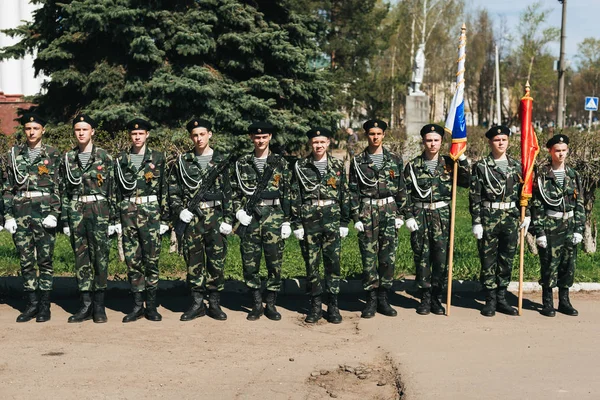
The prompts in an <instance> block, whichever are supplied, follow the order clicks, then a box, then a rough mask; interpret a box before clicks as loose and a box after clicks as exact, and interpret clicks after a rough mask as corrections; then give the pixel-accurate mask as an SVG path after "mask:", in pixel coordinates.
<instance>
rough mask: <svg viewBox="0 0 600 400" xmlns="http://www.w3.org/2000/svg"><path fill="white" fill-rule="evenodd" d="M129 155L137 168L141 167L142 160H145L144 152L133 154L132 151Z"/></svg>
mask: <svg viewBox="0 0 600 400" xmlns="http://www.w3.org/2000/svg"><path fill="white" fill-rule="evenodd" d="M129 157H130V158H131V163H132V164H133V166H134V167H135V168H136V169H140V166H141V165H142V161H144V154H143V153H142V154H133V153H131V154H130V155H129Z"/></svg>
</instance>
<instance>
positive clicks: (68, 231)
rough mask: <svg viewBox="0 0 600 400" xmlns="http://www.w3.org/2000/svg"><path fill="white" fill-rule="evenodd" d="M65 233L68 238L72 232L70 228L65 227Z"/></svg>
mask: <svg viewBox="0 0 600 400" xmlns="http://www.w3.org/2000/svg"><path fill="white" fill-rule="evenodd" d="M63 233H64V234H65V235H67V236H71V230H70V229H69V227H68V226H63Z"/></svg>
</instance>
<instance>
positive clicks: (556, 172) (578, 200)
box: [531, 135, 585, 317]
mask: <svg viewBox="0 0 600 400" xmlns="http://www.w3.org/2000/svg"><path fill="white" fill-rule="evenodd" d="M568 145H569V138H568V137H567V136H565V135H555V136H554V137H552V138H551V139H550V140H549V141H548V142H547V143H546V147H547V148H548V150H549V151H550V156H551V162H550V163H549V164H547V165H543V166H541V167H540V168H539V169H538V171H537V173H536V177H535V180H534V187H533V203H532V208H531V217H532V220H533V227H534V232H535V236H536V243H537V246H538V251H539V255H540V264H541V279H540V285H542V302H543V308H542V310H541V314H542V315H545V316H547V317H554V316H555V315H556V311H555V309H554V300H553V298H552V288H554V287H556V286H558V300H559V303H558V311H559V312H561V313H563V314H566V315H572V316H576V315H578V314H579V313H578V312H577V310H576V309H574V308H573V306H572V305H571V301H570V299H569V288H570V287H571V286H573V277H574V275H575V263H576V262H577V245H578V244H579V243H581V241H582V240H583V230H584V227H585V209H584V207H583V190H582V187H581V180H580V178H579V174H578V173H577V172H576V171H575V170H574V169H573V168H571V167H569V166H568V165H566V164H565V160H566V158H567V155H568V153H569V146H568Z"/></svg>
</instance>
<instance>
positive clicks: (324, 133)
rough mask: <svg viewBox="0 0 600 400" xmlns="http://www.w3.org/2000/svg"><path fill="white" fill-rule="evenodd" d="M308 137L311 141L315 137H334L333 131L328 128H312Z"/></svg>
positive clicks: (307, 133)
mask: <svg viewBox="0 0 600 400" xmlns="http://www.w3.org/2000/svg"><path fill="white" fill-rule="evenodd" d="M306 136H308V138H309V139H312V138H314V137H326V138H330V137H331V136H332V134H331V131H330V130H329V129H327V128H321V127H317V128H312V129H311V130H310V131H308V132H306Z"/></svg>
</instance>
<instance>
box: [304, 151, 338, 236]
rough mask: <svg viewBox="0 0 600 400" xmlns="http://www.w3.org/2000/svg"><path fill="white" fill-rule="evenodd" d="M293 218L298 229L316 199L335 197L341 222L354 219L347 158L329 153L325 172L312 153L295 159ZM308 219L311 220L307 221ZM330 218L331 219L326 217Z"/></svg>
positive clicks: (335, 214) (336, 208)
mask: <svg viewBox="0 0 600 400" xmlns="http://www.w3.org/2000/svg"><path fill="white" fill-rule="evenodd" d="M292 188H293V192H292V221H293V225H294V229H298V228H300V227H302V222H303V220H304V219H305V218H306V217H307V216H309V215H310V214H311V209H312V208H314V207H319V206H318V205H312V204H310V202H311V201H312V200H334V201H335V202H336V203H337V207H334V208H332V210H333V211H334V215H331V218H333V219H337V220H338V221H339V222H340V226H344V227H346V226H348V222H350V197H349V193H348V181H347V179H346V168H345V167H344V162H343V161H342V160H338V159H336V158H333V157H332V156H331V155H327V171H326V172H325V174H324V175H322V176H321V173H320V172H319V170H318V169H317V167H316V166H315V165H314V164H313V158H312V154H311V155H309V156H308V157H306V158H302V159H299V160H297V161H296V162H294V164H293V168H292ZM307 222H308V221H307ZM326 222H329V221H326Z"/></svg>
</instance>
